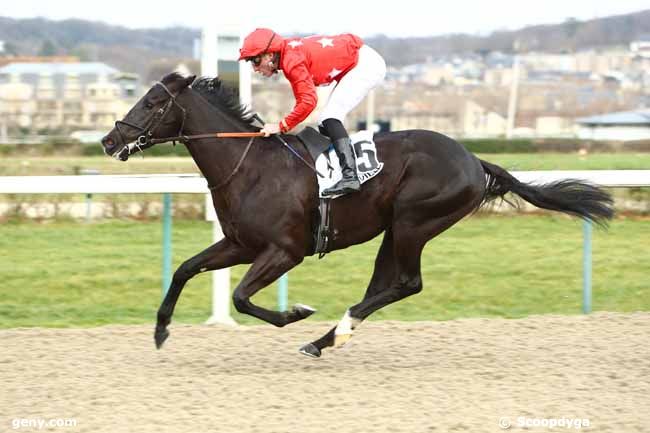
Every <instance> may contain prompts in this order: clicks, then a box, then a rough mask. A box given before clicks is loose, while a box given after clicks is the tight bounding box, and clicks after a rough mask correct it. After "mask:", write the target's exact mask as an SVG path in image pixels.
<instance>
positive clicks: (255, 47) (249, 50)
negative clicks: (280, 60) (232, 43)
mask: <svg viewBox="0 0 650 433" xmlns="http://www.w3.org/2000/svg"><path fill="white" fill-rule="evenodd" d="M283 46H284V38H283V37H282V36H280V35H279V34H277V33H275V32H274V31H273V30H271V29H255V30H254V31H253V32H252V33H251V34H250V35H248V36H246V38H244V44H243V45H242V47H241V48H240V49H239V60H243V59H248V58H250V57H255V56H259V55H260V54H264V53H275V52H277V51H282V47H283Z"/></svg>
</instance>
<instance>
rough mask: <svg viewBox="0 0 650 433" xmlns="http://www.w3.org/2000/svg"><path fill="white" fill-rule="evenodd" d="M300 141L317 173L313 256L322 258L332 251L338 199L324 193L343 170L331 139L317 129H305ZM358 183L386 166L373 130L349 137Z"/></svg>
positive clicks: (365, 180)
mask: <svg viewBox="0 0 650 433" xmlns="http://www.w3.org/2000/svg"><path fill="white" fill-rule="evenodd" d="M297 137H298V139H299V140H300V141H301V142H302V143H303V144H304V145H305V148H306V149H307V151H308V152H309V154H310V155H311V157H312V159H313V161H314V166H315V168H316V171H317V179H318V188H319V194H318V196H319V198H320V203H319V206H318V209H317V210H315V211H314V212H315V213H316V219H317V220H318V224H316V223H314V224H313V226H314V227H315V230H313V231H312V232H313V234H314V245H315V247H314V253H312V254H315V253H318V254H319V258H322V257H323V256H324V255H325V254H326V253H327V252H329V249H328V248H329V243H330V221H331V219H330V204H331V201H332V200H333V199H335V198H337V197H340V195H338V196H324V195H323V191H324V190H325V189H327V188H328V187H330V186H332V185H333V184H335V183H336V182H337V181H338V179H340V178H341V167H340V166H339V160H338V157H337V156H336V153H335V151H334V148H333V147H332V146H331V142H330V139H329V137H326V136H324V135H322V134H320V133H319V132H317V131H316V130H315V129H314V128H309V127H307V128H305V129H304V130H302V131H300V132H299V133H298V134H297ZM350 140H351V141H352V147H353V152H354V155H355V163H356V168H357V175H358V176H359V182H361V183H362V184H363V183H365V182H367V181H369V180H370V179H372V178H374V177H375V176H377V174H379V172H381V170H382V168H383V167H384V164H383V163H382V162H381V161H380V159H379V155H378V153H377V147H376V145H375V142H374V135H373V133H372V132H371V131H359V132H357V133H355V134H352V135H351V136H350Z"/></svg>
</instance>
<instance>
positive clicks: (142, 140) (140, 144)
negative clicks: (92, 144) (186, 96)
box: [115, 81, 187, 155]
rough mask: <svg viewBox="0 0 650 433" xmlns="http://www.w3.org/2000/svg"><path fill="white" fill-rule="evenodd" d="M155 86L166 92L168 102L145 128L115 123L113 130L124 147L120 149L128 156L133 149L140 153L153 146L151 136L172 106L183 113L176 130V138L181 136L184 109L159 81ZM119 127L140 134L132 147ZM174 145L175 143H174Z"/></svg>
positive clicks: (126, 123)
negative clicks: (124, 127) (122, 126)
mask: <svg viewBox="0 0 650 433" xmlns="http://www.w3.org/2000/svg"><path fill="white" fill-rule="evenodd" d="M155 85H159V86H161V87H162V88H163V89H164V90H165V92H167V94H168V95H169V100H168V101H167V102H166V103H165V105H164V106H162V107H161V108H160V109H159V110H158V111H157V112H156V113H154V115H153V116H152V117H151V119H150V120H149V122H148V123H147V124H146V125H145V126H139V125H134V124H133V123H129V122H125V121H124V120H118V121H116V122H115V129H116V130H117V133H118V134H119V135H120V140H122V143H124V144H125V147H124V148H122V150H124V149H127V150H128V152H129V153H128V154H129V155H130V154H131V151H132V150H133V149H134V148H137V149H138V150H140V151H142V150H143V149H146V148H148V147H151V146H153V145H154V144H155V143H152V142H151V139H152V137H153V134H154V132H155V131H156V128H158V127H159V126H160V125H161V124H162V122H163V120H164V119H165V116H167V114H169V112H170V111H171V109H172V107H173V106H174V105H175V106H177V107H178V108H179V109H180V110H181V112H182V113H183V120H182V121H181V127H180V129H179V130H178V134H176V135H177V136H182V135H183V128H184V127H185V117H186V116H187V112H186V111H185V108H183V107H182V106H181V105H180V104H179V103H178V102H177V101H176V96H175V95H174V94H173V93H172V92H171V91H170V90H169V89H168V88H167V86H165V85H164V84H163V83H161V82H160V81H158V82H157V83H156V84H155ZM120 125H124V126H128V127H129V128H133V129H136V130H138V131H139V132H140V134H141V135H140V136H139V137H138V138H137V140H136V141H135V143H133V144H132V145H131V144H127V143H126V140H125V139H124V134H122V130H121V129H120ZM174 144H176V143H175V142H174ZM122 150H121V151H120V152H118V153H117V154H116V155H119V154H121V153H122Z"/></svg>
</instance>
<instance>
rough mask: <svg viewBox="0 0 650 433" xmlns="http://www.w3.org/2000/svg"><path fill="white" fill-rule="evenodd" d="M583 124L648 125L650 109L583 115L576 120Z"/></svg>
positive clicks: (649, 124) (649, 123) (649, 122)
mask: <svg viewBox="0 0 650 433" xmlns="http://www.w3.org/2000/svg"><path fill="white" fill-rule="evenodd" d="M577 122H578V123H581V124H583V125H595V126H598V125H602V126H611V125H646V126H650V110H637V111H620V112H618V113H609V114H602V115H599V116H591V117H583V118H580V119H578V120H577Z"/></svg>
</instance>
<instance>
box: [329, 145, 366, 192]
mask: <svg viewBox="0 0 650 433" xmlns="http://www.w3.org/2000/svg"><path fill="white" fill-rule="evenodd" d="M332 144H334V150H335V151H336V156H338V158H339V164H340V165H341V172H342V174H343V177H342V178H341V180H339V181H338V182H337V183H336V184H335V185H333V186H331V187H329V188H327V189H326V190H325V191H323V195H324V196H328V195H339V194H347V193H349V192H355V191H359V190H360V189H361V183H360V182H359V177H358V176H357V164H356V161H355V158H354V151H353V150H352V141H351V140H350V138H349V137H345V138H339V139H338V140H334V142H333V143H332Z"/></svg>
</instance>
